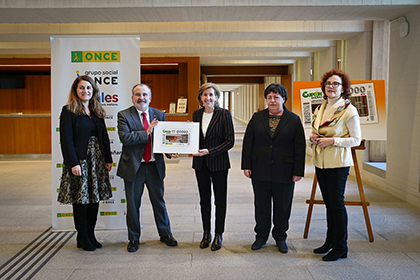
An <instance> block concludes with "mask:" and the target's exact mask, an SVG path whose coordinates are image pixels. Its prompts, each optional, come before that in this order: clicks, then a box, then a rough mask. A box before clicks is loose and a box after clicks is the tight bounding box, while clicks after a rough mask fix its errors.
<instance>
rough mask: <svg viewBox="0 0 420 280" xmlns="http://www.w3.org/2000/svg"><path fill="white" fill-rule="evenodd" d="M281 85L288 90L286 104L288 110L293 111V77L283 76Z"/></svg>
mask: <svg viewBox="0 0 420 280" xmlns="http://www.w3.org/2000/svg"><path fill="white" fill-rule="evenodd" d="M281 85H282V86H284V87H285V88H286V91H287V101H286V103H285V104H284V106H286V108H287V109H289V110H291V109H292V99H293V97H292V75H284V76H281Z"/></svg>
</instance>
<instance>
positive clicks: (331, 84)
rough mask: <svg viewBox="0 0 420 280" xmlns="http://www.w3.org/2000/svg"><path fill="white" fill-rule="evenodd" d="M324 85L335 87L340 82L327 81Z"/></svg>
mask: <svg viewBox="0 0 420 280" xmlns="http://www.w3.org/2000/svg"><path fill="white" fill-rule="evenodd" d="M325 86H326V87H331V86H333V87H335V88H337V87H338V86H341V84H340V83H338V82H334V83H330V82H328V83H325Z"/></svg>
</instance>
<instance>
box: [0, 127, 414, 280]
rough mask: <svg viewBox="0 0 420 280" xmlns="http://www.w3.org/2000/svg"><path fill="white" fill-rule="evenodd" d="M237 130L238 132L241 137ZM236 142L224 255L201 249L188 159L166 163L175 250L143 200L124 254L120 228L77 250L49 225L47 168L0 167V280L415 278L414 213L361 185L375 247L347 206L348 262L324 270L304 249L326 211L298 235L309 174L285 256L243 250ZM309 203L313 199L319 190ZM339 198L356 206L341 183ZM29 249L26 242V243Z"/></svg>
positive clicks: (356, 211)
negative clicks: (137, 238) (137, 236)
mask: <svg viewBox="0 0 420 280" xmlns="http://www.w3.org/2000/svg"><path fill="white" fill-rule="evenodd" d="M239 126H240V124H236V127H237V130H238V131H240V130H243V127H239ZM239 145H240V141H239V140H238V141H237V143H236V147H235V148H234V149H232V150H231V152H230V156H231V163H232V169H231V170H230V173H229V193H228V213H227V220H226V231H225V234H224V235H223V238H224V239H223V248H222V249H221V250H219V251H217V252H211V251H210V249H204V250H201V249H200V248H199V247H198V242H199V241H200V239H201V236H202V230H201V220H200V212H199V201H198V193H197V187H196V182H195V176H194V172H193V169H192V168H191V158H189V157H181V158H180V159H179V160H177V161H173V160H172V161H170V162H168V164H167V177H166V181H165V184H166V191H165V199H166V203H167V207H168V213H169V217H170V220H171V226H172V230H173V234H174V236H175V238H176V239H177V240H178V242H179V245H178V247H174V248H172V247H168V246H166V245H164V244H163V243H161V242H159V240H158V236H157V231H156V228H155V225H154V221H153V216H152V211H151V207H150V203H149V201H148V199H147V196H146V198H145V199H144V208H143V214H142V222H143V226H144V228H143V232H142V238H141V244H140V249H139V251H138V252H136V253H128V252H127V251H126V242H127V240H126V239H127V233H126V230H107V231H98V232H97V237H98V239H99V240H100V241H101V242H102V243H103V244H104V248H102V249H98V250H96V251H95V252H86V251H82V250H80V249H77V248H76V242H75V237H74V232H62V233H56V232H54V233H53V232H51V231H50V229H49V228H50V226H51V161H50V160H48V159H31V160H29V159H23V158H21V159H19V158H14V159H2V160H0V193H1V195H0V278H1V279H28V278H31V277H32V278H33V279H305V280H306V279H322V280H325V279H410V280H411V279H420V208H415V207H413V206H410V205H409V204H407V203H405V202H402V201H401V200H399V199H397V198H395V197H393V196H391V195H388V194H386V193H384V192H382V191H380V190H377V189H375V188H371V187H369V186H366V185H365V194H366V199H367V201H369V202H370V203H371V206H369V208H368V209H369V214H370V219H371V223H372V229H373V233H374V238H375V241H374V242H369V240H368V235H367V231H366V226H365V222H364V218H363V212H362V208H361V207H360V206H348V207H347V210H348V213H349V240H348V244H349V256H348V258H347V259H344V260H339V261H336V262H331V263H326V262H323V261H322V260H321V256H320V255H315V254H313V253H312V250H313V248H315V247H317V246H319V245H322V243H323V240H324V236H325V227H326V222H325V209H324V206H322V205H315V207H314V213H313V215H312V221H311V226H310V230H309V236H308V238H307V239H304V238H303V231H304V226H305V220H306V216H307V209H308V205H307V204H306V202H305V201H306V199H308V198H309V195H310V191H311V185H312V178H313V172H314V168H313V166H311V165H310V164H309V160H308V164H307V168H306V175H305V176H306V177H305V178H304V179H303V180H301V181H300V182H299V183H298V184H297V185H296V188H295V198H294V202H293V209H292V216H291V219H290V230H289V232H288V234H289V237H288V239H287V243H288V245H289V253H288V254H285V255H284V254H281V253H279V252H278V250H277V247H275V246H274V245H275V243H274V240H273V239H270V240H269V242H268V246H266V247H264V248H262V249H261V250H259V251H252V250H251V248H250V246H251V244H252V242H253V241H254V233H253V227H254V218H253V193H252V188H251V184H250V181H249V180H248V179H247V178H245V176H244V175H243V173H242V171H241V170H240V153H241V151H240V147H238V146H239ZM317 198H320V195H319V193H318V194H317ZM346 199H347V200H358V191H357V188H356V183H355V181H354V178H350V180H349V182H348V187H347V193H346ZM31 242H32V243H31Z"/></svg>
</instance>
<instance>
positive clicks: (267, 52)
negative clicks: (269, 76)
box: [0, 0, 420, 66]
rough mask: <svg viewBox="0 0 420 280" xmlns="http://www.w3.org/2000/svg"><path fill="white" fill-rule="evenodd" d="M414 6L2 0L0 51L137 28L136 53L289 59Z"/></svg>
mask: <svg viewBox="0 0 420 280" xmlns="http://www.w3.org/2000/svg"><path fill="white" fill-rule="evenodd" d="M395 2H396V3H398V5H397V4H394V3H395ZM343 3H345V4H343ZM365 3H367V4H365ZM383 3H385V4H383ZM419 7H420V0H416V1H415V0H406V1H404V0H398V1H392V0H387V1H385V0H369V1H366V0H349V1H344V0H329V1H327V0H294V1H292V0H283V1H282V0H236V1H234V0H197V1H194V0H166V1H165V0H143V1H140V0H119V1H106V0H72V1H70V0H63V1H59V0H51V1H49V0H44V1H41V0H33V1H27V0H15V1H0V57H3V58H11V57H21V58H25V57H49V56H50V50H51V49H50V36H52V35H55V36H68V35H140V50H141V56H142V57H191V56H195V57H200V64H201V65H202V66H223V65H238V66H241V65H244V66H245V65H247V66H249V65H251V66H253V65H290V64H293V63H295V62H296V60H300V59H305V58H308V57H310V56H311V54H312V53H313V52H318V51H322V50H325V49H328V48H330V47H334V46H335V43H336V41H337V40H346V39H349V38H351V37H353V36H356V35H358V34H360V33H363V32H370V31H371V30H372V22H371V21H372V20H393V19H397V18H398V17H401V16H402V15H404V14H405V13H407V12H408V11H411V10H412V9H418V8H419Z"/></svg>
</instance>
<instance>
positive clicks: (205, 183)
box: [195, 164, 228, 234]
mask: <svg viewBox="0 0 420 280" xmlns="http://www.w3.org/2000/svg"><path fill="white" fill-rule="evenodd" d="M195 176H196V178H197V184H198V191H199V194H200V207H201V220H202V223H203V230H204V231H210V230H211V223H210V221H211V185H212V183H213V192H214V204H215V206H216V221H215V225H216V228H215V233H218V234H222V233H223V232H224V231H225V219H226V209H227V177H228V169H226V170H221V171H211V170H210V169H209V168H208V167H207V166H206V165H205V164H203V166H202V168H201V169H200V170H195Z"/></svg>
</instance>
